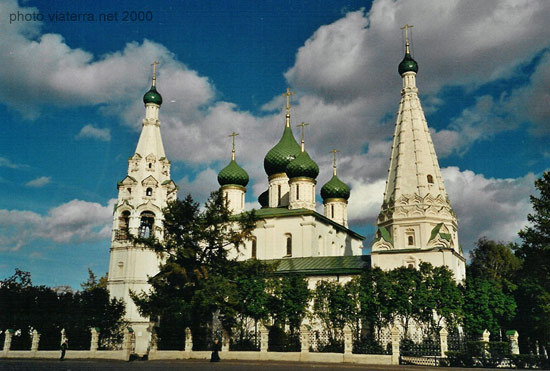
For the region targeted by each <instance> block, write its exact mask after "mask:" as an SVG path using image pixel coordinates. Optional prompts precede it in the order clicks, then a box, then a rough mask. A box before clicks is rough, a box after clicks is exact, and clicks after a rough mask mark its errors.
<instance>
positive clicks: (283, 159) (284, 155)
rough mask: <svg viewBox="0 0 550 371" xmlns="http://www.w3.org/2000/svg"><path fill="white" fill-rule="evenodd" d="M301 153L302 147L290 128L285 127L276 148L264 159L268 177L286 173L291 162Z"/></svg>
mask: <svg viewBox="0 0 550 371" xmlns="http://www.w3.org/2000/svg"><path fill="white" fill-rule="evenodd" d="M299 153H300V146H299V145H298V143H297V142H296V139H295V138H294V135H293V134H292V130H291V129H290V127H285V131H284V132H283V136H282V138H281V140H280V141H279V143H277V144H276V145H275V147H273V148H271V150H269V152H267V155H265V158H264V169H265V172H266V173H267V175H269V176H271V175H273V174H277V173H284V172H285V171H286V167H287V165H288V164H289V163H290V161H292V160H294V158H295V157H296V156H297V155H298V154H299Z"/></svg>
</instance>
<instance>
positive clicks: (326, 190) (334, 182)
mask: <svg viewBox="0 0 550 371" xmlns="http://www.w3.org/2000/svg"><path fill="white" fill-rule="evenodd" d="M321 197H322V198H323V200H327V199H329V198H343V199H344V200H347V199H348V198H349V186H348V185H347V184H346V183H344V182H342V181H341V180H340V179H338V177H337V176H336V175H333V176H332V178H331V179H330V180H329V181H328V182H327V183H326V184H325V185H324V186H323V188H321Z"/></svg>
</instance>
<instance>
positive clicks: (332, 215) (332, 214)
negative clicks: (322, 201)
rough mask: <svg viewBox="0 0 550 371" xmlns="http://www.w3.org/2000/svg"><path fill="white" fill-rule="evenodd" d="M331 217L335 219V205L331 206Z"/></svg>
mask: <svg viewBox="0 0 550 371" xmlns="http://www.w3.org/2000/svg"><path fill="white" fill-rule="evenodd" d="M330 217H331V218H334V205H330Z"/></svg>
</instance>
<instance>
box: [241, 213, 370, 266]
mask: <svg viewBox="0 0 550 371" xmlns="http://www.w3.org/2000/svg"><path fill="white" fill-rule="evenodd" d="M262 211H263V210H259V219H260V220H259V221H258V223H257V227H256V229H254V231H253V233H252V235H253V240H252V241H247V242H246V244H245V246H244V247H241V248H240V251H239V254H240V255H239V256H240V258H241V259H249V258H256V259H260V260H271V259H280V258H290V257H292V258H303V257H316V256H347V255H361V254H362V249H363V244H362V237H361V236H359V235H358V234H355V233H353V232H352V231H350V230H347V229H346V228H342V227H341V226H335V225H334V224H332V223H330V222H328V221H327V220H323V219H322V217H321V215H319V214H317V213H315V212H311V211H309V210H304V211H305V213H301V214H300V210H296V211H297V212H298V213H296V215H285V214H281V211H280V210H275V211H274V213H275V215H269V214H267V216H265V217H262ZM277 214H280V215H279V216H277ZM254 245H255V246H256V247H255V248H253V246H254ZM254 250H255V256H254Z"/></svg>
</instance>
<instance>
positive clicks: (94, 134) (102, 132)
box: [75, 125, 111, 142]
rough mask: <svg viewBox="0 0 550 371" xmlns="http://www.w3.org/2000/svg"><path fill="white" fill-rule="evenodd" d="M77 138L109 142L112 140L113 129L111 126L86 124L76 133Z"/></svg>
mask: <svg viewBox="0 0 550 371" xmlns="http://www.w3.org/2000/svg"><path fill="white" fill-rule="evenodd" d="M75 138H76V139H86V138H90V139H97V140H101V141H104V142H109V141H110V140H111V129H109V128H104V129H100V128H96V127H95V126H93V125H85V126H84V127H83V128H82V129H80V132H79V133H78V134H77V135H76V137H75Z"/></svg>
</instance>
